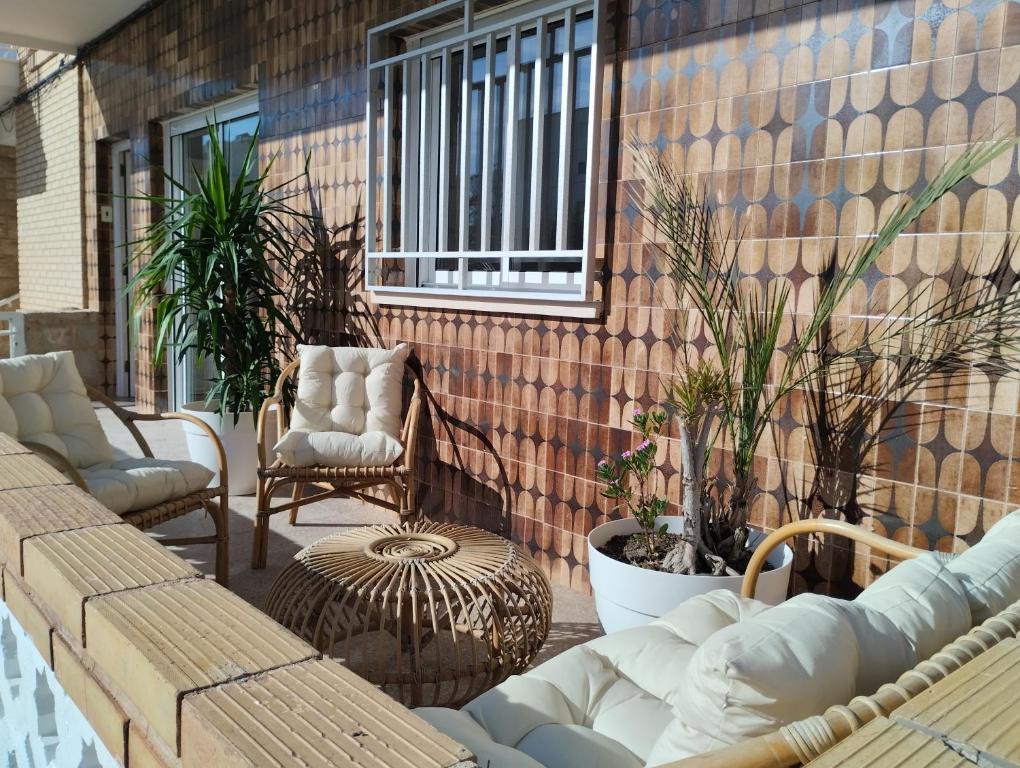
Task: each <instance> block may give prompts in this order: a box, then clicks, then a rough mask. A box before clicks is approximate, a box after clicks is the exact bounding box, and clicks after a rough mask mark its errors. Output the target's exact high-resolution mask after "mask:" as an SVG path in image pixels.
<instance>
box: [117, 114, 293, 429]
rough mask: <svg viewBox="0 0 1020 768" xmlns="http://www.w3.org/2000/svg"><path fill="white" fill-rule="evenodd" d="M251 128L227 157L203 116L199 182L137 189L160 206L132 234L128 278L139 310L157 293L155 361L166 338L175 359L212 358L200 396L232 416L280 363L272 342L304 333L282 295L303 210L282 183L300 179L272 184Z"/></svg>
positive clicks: (259, 392)
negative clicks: (204, 158) (154, 191)
mask: <svg viewBox="0 0 1020 768" xmlns="http://www.w3.org/2000/svg"><path fill="white" fill-rule="evenodd" d="M258 133H259V132H258V128H256V130H255V131H254V133H253V135H252V137H251V141H250V142H249V144H248V146H247V148H246V150H245V154H244V156H243V159H242V160H241V162H240V164H239V165H237V166H236V167H231V164H230V162H229V160H228V158H227V157H226V156H225V154H224V152H223V147H222V145H221V143H220V140H219V136H218V134H217V132H216V129H215V126H213V125H209V126H208V139H209V156H210V160H209V165H208V168H207V169H206V170H205V171H204V172H199V170H198V169H197V168H196V169H194V178H195V181H196V185H197V189H194V190H192V189H189V188H188V187H187V186H186V185H185V183H184V182H183V181H182V180H180V179H175V178H173V177H172V176H170V175H169V174H164V176H165V180H166V184H167V185H168V187H169V188H170V189H173V190H176V191H177V192H179V195H177V196H173V195H171V196H163V195H145V196H140V197H139V198H138V199H141V200H144V201H146V202H148V203H150V204H152V205H153V206H156V207H158V208H161V209H162V211H163V215H162V216H161V217H159V218H157V220H156V221H155V222H154V223H153V224H151V225H150V226H149V227H148V228H147V229H146V230H145V231H144V233H143V235H142V237H141V238H140V239H139V240H138V241H137V243H136V244H135V245H136V246H137V251H136V255H135V260H136V262H137V264H138V269H137V272H136V273H135V275H134V278H133V279H132V281H131V286H130V287H131V290H132V291H133V292H134V297H135V299H134V301H135V313H136V316H139V315H141V314H142V313H143V312H145V311H146V310H147V308H148V307H149V306H150V303H151V302H155V325H156V339H155V342H156V343H155V349H154V358H155V361H156V362H160V361H162V360H163V359H164V357H165V355H166V351H167V349H168V348H170V349H172V350H173V354H174V355H176V357H177V359H178V361H181V360H184V359H185V357H186V356H187V355H188V354H189V353H191V352H194V354H195V356H196V359H197V362H198V364H199V365H202V363H203V361H205V360H206V359H207V358H209V359H211V360H212V362H213V363H214V365H215V368H216V374H215V379H214V380H213V382H212V386H211V388H210V389H209V391H208V394H207V396H206V403H207V404H213V403H216V404H218V407H219V410H220V413H221V414H226V413H233V414H234V420H235V423H236V420H237V419H238V418H239V416H240V414H241V413H242V412H245V411H250V412H251V413H252V415H253V417H254V415H255V414H257V413H258V410H259V407H260V406H261V404H262V400H263V398H264V397H265V393H266V392H267V391H270V390H271V388H272V385H273V383H274V382H275V381H276V379H277V377H278V376H279V373H280V366H279V362H278V360H277V354H278V352H279V351H280V349H281V347H282V346H283V344H285V343H287V342H290V341H291V340H298V341H300V340H301V334H300V332H299V331H298V330H297V328H296V327H295V325H294V323H293V322H292V320H291V317H290V315H289V313H288V310H287V307H286V306H285V302H286V298H287V296H288V290H287V286H288V285H289V283H290V282H291V281H292V280H293V277H294V274H295V261H296V259H295V252H296V244H297V241H298V239H299V237H300V233H301V231H302V229H303V223H304V222H305V220H306V219H307V216H306V215H305V214H303V213H301V212H299V211H297V210H296V209H294V208H293V207H292V206H291V205H290V203H289V200H291V199H292V198H293V197H294V196H295V193H290V194H288V193H284V192H283V190H284V188H285V187H288V186H292V185H293V184H294V182H295V181H297V179H292V180H290V181H288V182H286V183H285V184H282V185H279V186H276V187H269V186H268V183H267V179H268V178H269V174H270V172H271V169H272V166H273V161H272V160H270V161H269V162H268V163H267V164H266V166H265V168H264V169H262V171H261V172H259V169H258V155H257V149H258ZM305 176H306V177H307V169H306V172H305ZM299 178H300V177H299Z"/></svg>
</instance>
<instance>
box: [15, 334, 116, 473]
mask: <svg viewBox="0 0 1020 768" xmlns="http://www.w3.org/2000/svg"><path fill="white" fill-rule="evenodd" d="M0 432H6V433H7V434H9V435H11V436H12V437H15V438H17V439H19V440H25V441H30V442H36V443H41V444H43V445H45V446H48V447H49V448H52V449H53V450H55V451H57V452H58V453H60V454H61V455H62V456H65V457H66V458H67V460H68V461H69V462H70V463H71V465H72V466H74V467H87V466H89V465H90V464H95V463H97V462H101V461H110V460H111V459H112V458H113V451H112V449H111V448H110V443H109V441H108V440H107V439H106V435H105V434H104V433H103V428H102V427H101V426H99V419H98V418H97V417H96V412H95V410H93V408H92V402H91V401H90V400H89V397H88V394H87V393H86V390H85V383H84V382H83V381H82V379H81V376H80V375H79V374H78V368H77V366H75V364H74V355H73V354H72V353H70V352H49V353H47V354H45V355H24V356H22V357H15V358H12V359H10V360H0Z"/></svg>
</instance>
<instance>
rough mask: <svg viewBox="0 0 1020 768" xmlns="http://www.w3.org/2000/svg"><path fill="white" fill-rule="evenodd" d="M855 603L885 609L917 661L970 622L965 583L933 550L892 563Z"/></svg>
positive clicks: (944, 643)
mask: <svg viewBox="0 0 1020 768" xmlns="http://www.w3.org/2000/svg"><path fill="white" fill-rule="evenodd" d="M854 604H855V605H857V606H860V607H865V608H870V609H872V610H875V611H878V612H879V613H881V614H883V615H885V616H886V617H887V618H888V619H889V620H890V621H891V622H892V623H893V625H895V626H896V628H897V629H898V630H899V631H900V633H901V634H902V635H904V636H905V637H906V639H907V641H908V642H909V643H910V644H911V646H912V647H913V648H914V653H915V655H916V657H917V660H918V661H920V660H922V659H928V658H931V656H932V655H933V654H934V653H935V652H936V651H938V650H940V649H941V648H942V647H943V646H944V645H946V644H947V643H951V642H952V641H953V640H955V639H956V638H958V637H959V636H960V635H962V634H964V633H966V632H967V631H969V630H970V628H971V626H972V624H971V611H970V604H969V603H968V602H967V593H966V590H965V589H964V587H963V584H961V583H960V580H959V579H957V578H956V576H955V575H954V574H953V572H952V571H951V570H950V569H949V567H948V565H947V564H946V561H945V559H944V558H942V557H940V556H939V555H938V554H936V553H933V552H928V553H925V554H923V555H921V556H919V557H916V558H914V559H913V560H907V561H906V562H904V563H900V564H899V565H897V566H896V567H895V568H892V569H890V570H889V571H887V572H886V573H884V574H883V575H882V576H881V577H879V578H878V579H876V580H875V582H874V583H872V584H870V585H869V586H868V588H867V589H865V590H864V591H863V592H862V593H861V594H860V595H858V597H857V599H856V600H855V601H854ZM866 692H867V693H871V691H866Z"/></svg>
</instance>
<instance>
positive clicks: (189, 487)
mask: <svg viewBox="0 0 1020 768" xmlns="http://www.w3.org/2000/svg"><path fill="white" fill-rule="evenodd" d="M81 475H82V477H83V478H84V480H85V482H86V484H87V485H88V487H89V493H91V494H92V495H93V496H95V497H96V498H97V499H98V500H99V501H100V502H101V503H103V504H104V505H105V506H107V507H109V508H110V509H111V510H113V511H114V512H115V513H117V514H118V515H123V514H124V513H125V512H134V511H136V510H139V509H149V508H150V507H154V506H156V505H157V504H162V503H163V502H165V501H171V500H173V499H179V498H181V497H183V496H187V495H188V494H189V493H194V492H195V491H200V490H202V489H203V488H206V487H208V485H209V481H210V480H212V477H213V473H212V472H211V471H210V470H208V469H206V468H205V467H203V466H202V465H201V464H195V463H194V462H191V461H165V460H162V459H148V458H141V459H120V460H117V461H108V462H102V463H99V464H94V465H92V466H91V467H87V468H85V469H83V470H81Z"/></svg>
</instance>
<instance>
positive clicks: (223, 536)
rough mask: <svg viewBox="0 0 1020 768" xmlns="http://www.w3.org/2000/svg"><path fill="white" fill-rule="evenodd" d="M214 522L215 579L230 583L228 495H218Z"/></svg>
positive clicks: (221, 582) (222, 582)
mask: <svg viewBox="0 0 1020 768" xmlns="http://www.w3.org/2000/svg"><path fill="white" fill-rule="evenodd" d="M213 521H214V523H215V524H216V581H217V582H219V583H220V584H221V585H222V586H224V587H227V586H229V584H230V507H229V506H228V495H227V494H226V493H224V494H223V495H222V496H220V504H219V510H218V514H216V515H214V516H213Z"/></svg>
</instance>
